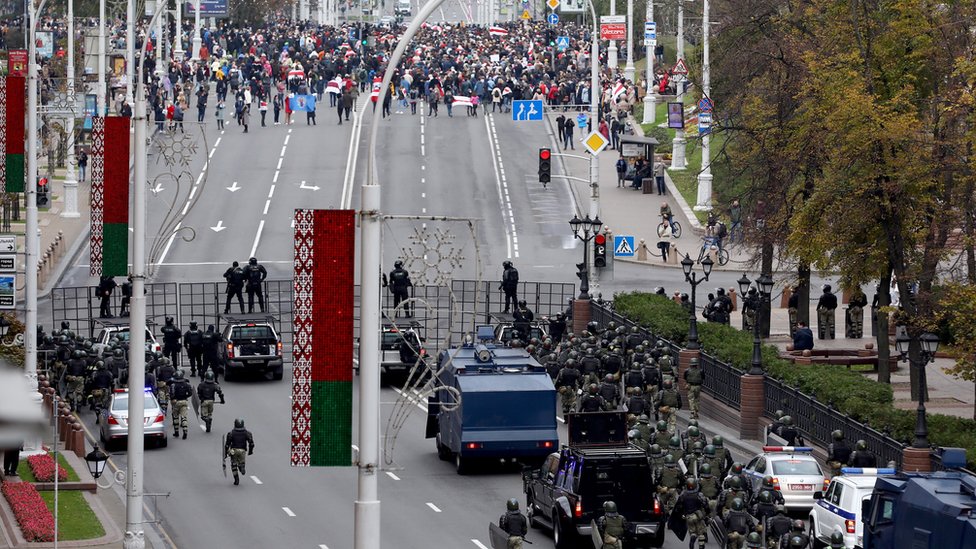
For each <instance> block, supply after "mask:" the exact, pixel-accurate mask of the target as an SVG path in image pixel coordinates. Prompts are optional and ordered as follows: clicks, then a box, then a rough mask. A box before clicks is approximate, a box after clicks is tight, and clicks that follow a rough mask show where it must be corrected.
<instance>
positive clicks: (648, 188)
mask: <svg viewBox="0 0 976 549" xmlns="http://www.w3.org/2000/svg"><path fill="white" fill-rule="evenodd" d="M641 191H642V192H643V194H654V193H656V192H657V185H656V182H655V181H654V178H653V177H645V178H644V179H641Z"/></svg>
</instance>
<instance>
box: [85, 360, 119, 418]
mask: <svg viewBox="0 0 976 549" xmlns="http://www.w3.org/2000/svg"><path fill="white" fill-rule="evenodd" d="M114 384H115V378H114V377H113V376H112V373H111V372H109V371H108V369H107V368H106V367H105V363H104V362H102V361H101V360H99V361H97V362H95V375H93V376H92V380H91V399H92V404H91V409H92V410H93V411H94V412H95V423H100V422H101V417H102V409H103V408H107V407H108V405H109V399H110V398H111V397H112V386H113V385H114Z"/></svg>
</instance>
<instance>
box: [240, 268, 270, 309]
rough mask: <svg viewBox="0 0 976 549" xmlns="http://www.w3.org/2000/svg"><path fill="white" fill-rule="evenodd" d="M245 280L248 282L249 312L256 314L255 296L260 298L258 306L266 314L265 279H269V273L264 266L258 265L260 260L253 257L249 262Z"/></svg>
mask: <svg viewBox="0 0 976 549" xmlns="http://www.w3.org/2000/svg"><path fill="white" fill-rule="evenodd" d="M244 274H245V277H244V278H245V280H247V312H249V313H253V312H254V296H255V295H257V296H258V306H260V307H261V312H262V313H263V312H264V291H263V290H262V286H263V285H264V279H266V278H268V271H267V269H265V268H264V265H260V264H258V258H256V257H252V258H251V259H249V260H248V261H247V269H245V270H244Z"/></svg>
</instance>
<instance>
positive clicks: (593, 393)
mask: <svg viewBox="0 0 976 549" xmlns="http://www.w3.org/2000/svg"><path fill="white" fill-rule="evenodd" d="M604 406H606V401H605V400H603V397H602V396H600V393H599V392H598V387H597V384H596V383H591V384H590V386H589V387H587V388H586V394H584V395H583V397H582V398H580V400H579V411H580V412H600V411H602V410H603V409H604Z"/></svg>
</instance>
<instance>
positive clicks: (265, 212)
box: [261, 198, 271, 215]
mask: <svg viewBox="0 0 976 549" xmlns="http://www.w3.org/2000/svg"><path fill="white" fill-rule="evenodd" d="M270 207H271V199H270V198H269V199H267V200H265V201H264V213H263V214H261V215H268V208H270Z"/></svg>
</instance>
